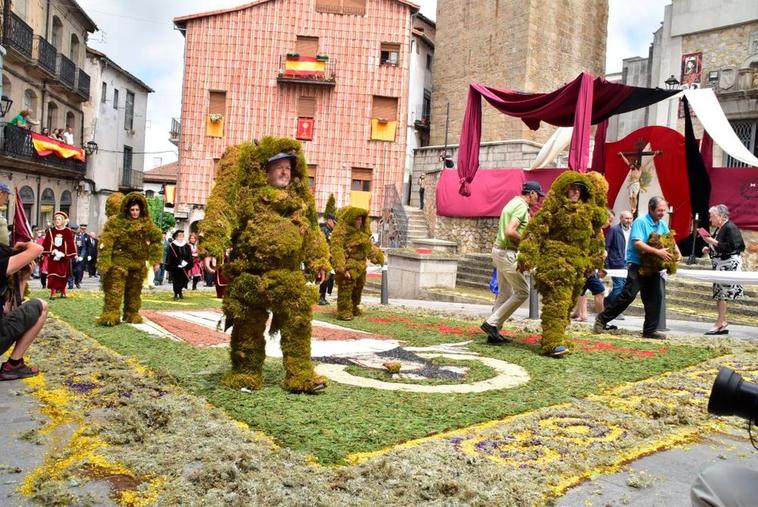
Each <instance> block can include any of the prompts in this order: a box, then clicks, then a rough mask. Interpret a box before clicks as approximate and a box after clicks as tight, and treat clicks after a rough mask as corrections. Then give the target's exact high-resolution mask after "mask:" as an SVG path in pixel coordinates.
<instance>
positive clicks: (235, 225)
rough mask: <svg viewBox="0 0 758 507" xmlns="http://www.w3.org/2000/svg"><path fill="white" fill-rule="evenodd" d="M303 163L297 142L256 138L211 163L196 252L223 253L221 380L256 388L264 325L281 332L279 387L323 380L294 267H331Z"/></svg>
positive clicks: (310, 294) (310, 292) (302, 389)
mask: <svg viewBox="0 0 758 507" xmlns="http://www.w3.org/2000/svg"><path fill="white" fill-rule="evenodd" d="M307 182H308V178H307V165H306V163H305V157H304V156H303V154H302V151H301V147H300V143H299V142H298V141H295V140H293V139H288V138H274V137H264V138H263V139H261V141H260V142H259V143H245V144H241V145H238V146H233V147H230V148H228V149H227V151H226V153H225V154H224V156H223V158H222V159H221V161H220V162H219V170H218V176H217V177H216V184H215V186H214V187H213V191H212V192H211V195H210V197H209V198H208V205H207V208H206V213H205V218H204V219H203V221H202V222H201V223H200V229H199V233H200V247H199V248H200V254H201V255H202V256H204V257H205V262H206V265H211V264H213V263H214V262H215V259H221V258H223V257H224V253H225V251H226V250H227V249H228V248H229V247H230V246H231V252H230V253H229V261H228V262H225V263H224V264H223V265H222V266H221V270H222V272H223V275H224V276H225V277H226V278H228V279H229V286H228V287H227V288H226V291H225V293H224V302H223V309H224V315H225V317H226V325H227V327H228V326H230V325H233V326H234V329H233V330H232V339H231V360H232V371H231V372H230V373H229V374H228V375H227V376H226V377H225V379H224V383H225V384H227V385H229V386H230V387H233V388H237V389H238V388H242V387H245V388H248V389H260V388H261V386H262V383H263V382H262V368H263V361H264V359H265V357H266V343H265V339H264V331H265V328H266V321H267V320H268V312H269V311H271V312H272V313H273V319H272V321H271V330H270V332H271V333H275V332H276V331H280V332H281V347H282V354H283V356H284V369H285V379H284V387H285V388H286V389H287V390H289V391H291V392H295V393H315V392H318V391H320V390H322V389H323V388H324V387H325V386H326V382H325V379H324V378H323V377H319V376H317V375H316V374H315V372H314V370H313V364H312V363H311V305H313V304H314V303H315V302H316V300H317V297H318V291H317V289H316V287H315V286H307V285H306V276H305V273H304V272H303V271H302V269H301V265H304V266H305V270H306V271H307V272H308V273H309V274H310V275H311V276H313V277H314V278H315V280H316V283H319V282H321V281H322V280H324V279H325V276H326V273H327V272H328V271H329V270H331V266H330V264H329V252H328V249H327V247H326V241H325V240H324V236H323V234H321V231H320V230H319V228H318V222H317V215H316V209H315V205H314V201H313V196H312V195H311V193H310V191H309V190H308V183H307Z"/></svg>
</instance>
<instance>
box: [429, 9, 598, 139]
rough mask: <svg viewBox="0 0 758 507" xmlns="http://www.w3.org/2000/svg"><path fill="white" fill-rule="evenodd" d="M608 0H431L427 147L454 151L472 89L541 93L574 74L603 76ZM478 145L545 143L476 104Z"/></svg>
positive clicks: (546, 133)
mask: <svg viewBox="0 0 758 507" xmlns="http://www.w3.org/2000/svg"><path fill="white" fill-rule="evenodd" d="M607 33H608V0H521V1H516V0H437V36H436V47H435V54H434V67H433V90H432V119H431V143H432V144H437V145H439V144H443V142H444V138H445V109H446V105H447V103H448V102H450V129H449V134H448V143H449V144H457V143H458V139H459V136H460V132H461V122H462V120H463V113H464V112H465V110H466V96H467V93H468V86H469V84H470V83H472V82H478V83H483V84H486V85H488V86H494V87H496V88H510V89H515V90H523V91H528V92H543V91H544V92H547V91H551V90H553V89H555V88H556V87H558V86H560V85H562V84H564V83H566V82H568V81H570V80H572V79H573V78H575V77H576V76H577V74H579V73H580V72H581V71H588V72H590V73H592V74H594V75H596V76H597V75H603V74H604V73H605V47H606V38H607ZM482 104H483V108H482V110H483V116H482V141H483V142H484V141H495V140H504V139H527V140H533V141H540V142H541V141H545V140H546V139H547V137H549V135H550V134H551V133H552V132H553V129H552V128H547V129H546V128H541V129H540V131H538V132H533V131H531V130H529V129H528V128H527V127H526V126H525V125H524V124H523V123H522V122H521V120H519V119H516V118H510V117H508V116H505V115H503V114H502V113H500V112H498V111H496V110H495V109H494V108H493V107H492V106H490V105H489V104H487V103H486V101H484V100H482Z"/></svg>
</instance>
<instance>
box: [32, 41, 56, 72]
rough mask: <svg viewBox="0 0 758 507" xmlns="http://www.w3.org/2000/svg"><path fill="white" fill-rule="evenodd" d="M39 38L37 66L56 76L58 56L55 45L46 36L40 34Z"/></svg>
mask: <svg viewBox="0 0 758 507" xmlns="http://www.w3.org/2000/svg"><path fill="white" fill-rule="evenodd" d="M36 39H37V52H36V55H37V66H38V67H39V68H41V69H42V70H44V71H45V72H46V73H47V74H48V75H50V76H51V77H55V76H56V73H55V71H56V68H55V67H56V65H55V63H56V62H55V60H56V57H57V51H56V50H55V46H53V45H52V44H50V43H49V42H47V41H46V40H45V38H44V37H42V36H41V35H38V36H37V37H36Z"/></svg>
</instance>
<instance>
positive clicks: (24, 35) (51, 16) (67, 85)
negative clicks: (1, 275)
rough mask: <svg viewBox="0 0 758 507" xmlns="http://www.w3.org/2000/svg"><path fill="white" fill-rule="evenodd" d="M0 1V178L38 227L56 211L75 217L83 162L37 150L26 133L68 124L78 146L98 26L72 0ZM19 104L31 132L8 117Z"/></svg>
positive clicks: (18, 111)
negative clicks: (0, 113) (92, 36)
mask: <svg viewBox="0 0 758 507" xmlns="http://www.w3.org/2000/svg"><path fill="white" fill-rule="evenodd" d="M7 5H11V9H10V10H7V11H5V10H3V25H2V26H3V39H2V41H3V46H4V48H5V50H6V52H7V54H6V57H5V61H4V65H3V71H2V75H3V77H2V80H3V95H4V96H5V97H7V98H8V99H9V100H11V101H12V104H11V105H10V109H9V111H8V113H7V114H6V115H5V116H4V117H3V118H2V120H1V121H2V128H0V131H1V132H2V142H0V181H2V182H4V183H7V184H9V186H10V187H11V189H13V188H18V189H19V191H20V194H21V199H22V200H23V204H24V209H25V211H26V213H27V218H28V219H29V222H30V223H31V224H32V225H34V224H38V225H40V226H42V227H45V226H47V225H48V224H50V223H51V222H52V214H53V212H54V211H56V210H63V211H65V212H67V213H68V214H69V215H72V216H73V217H76V215H77V210H78V208H79V206H80V204H81V203H80V201H81V199H80V195H81V193H82V188H83V186H82V184H81V183H82V179H83V178H85V177H86V162H85V161H84V160H83V159H84V157H83V156H81V157H80V159H79V160H77V159H75V158H60V157H58V156H56V155H55V154H52V155H47V156H41V155H40V154H39V152H38V151H37V149H36V148H35V145H34V143H33V137H32V135H31V131H34V132H36V133H40V132H41V131H42V129H43V128H49V129H51V130H52V129H55V128H61V129H65V128H67V127H71V129H72V131H73V136H74V142H73V143H72V144H73V145H75V146H76V147H80V146H81V139H82V129H83V111H82V103H83V102H86V101H87V100H88V99H89V95H90V77H89V74H87V72H85V70H84V60H85V45H86V41H87V36H88V34H89V33H92V32H94V31H96V30H97V26H96V25H95V23H94V22H93V21H92V19H90V17H89V16H87V14H86V13H85V12H84V11H83V10H82V9H81V7H79V5H78V4H77V3H76V2H75V1H71V0H66V1H63V0H51V1H49V2H37V1H32V0H14V1H13V2H5V3H4V4H3V6H7ZM6 103H7V101H6ZM22 110H29V111H30V114H29V118H31V119H32V120H33V122H32V123H31V125H30V126H31V127H32V129H31V131H30V130H27V129H24V128H21V127H17V126H15V125H10V124H8V123H7V122H9V121H10V120H11V119H12V118H13V117H15V116H16V115H17V114H18V113H20V112H21V111H22ZM71 148H74V146H71ZM4 212H5V213H9V211H8V210H5V211H4ZM73 220H75V218H74V219H73ZM73 220H72V221H73Z"/></svg>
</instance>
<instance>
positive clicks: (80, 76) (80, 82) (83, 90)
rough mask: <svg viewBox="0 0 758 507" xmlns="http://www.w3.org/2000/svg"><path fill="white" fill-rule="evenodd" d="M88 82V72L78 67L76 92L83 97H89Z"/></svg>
mask: <svg viewBox="0 0 758 507" xmlns="http://www.w3.org/2000/svg"><path fill="white" fill-rule="evenodd" d="M89 83H90V78H89V74H87V73H86V72H84V71H83V70H82V69H79V70H78V72H77V79H76V93H77V94H78V95H80V96H82V97H84V98H85V99H89Z"/></svg>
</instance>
